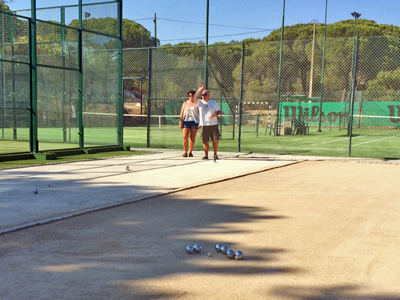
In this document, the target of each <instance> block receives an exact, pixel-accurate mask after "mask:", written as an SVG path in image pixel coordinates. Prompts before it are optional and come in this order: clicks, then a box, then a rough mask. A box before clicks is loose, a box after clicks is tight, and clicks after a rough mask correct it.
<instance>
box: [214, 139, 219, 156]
mask: <svg viewBox="0 0 400 300" xmlns="http://www.w3.org/2000/svg"><path fill="white" fill-rule="evenodd" d="M213 148H214V158H216V157H218V155H217V153H218V140H216V141H213Z"/></svg>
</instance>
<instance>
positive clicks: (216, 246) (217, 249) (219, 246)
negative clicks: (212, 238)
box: [215, 244, 222, 253]
mask: <svg viewBox="0 0 400 300" xmlns="http://www.w3.org/2000/svg"><path fill="white" fill-rule="evenodd" d="M221 247H222V245H221V244H216V245H215V251H217V252H218V253H221Z"/></svg>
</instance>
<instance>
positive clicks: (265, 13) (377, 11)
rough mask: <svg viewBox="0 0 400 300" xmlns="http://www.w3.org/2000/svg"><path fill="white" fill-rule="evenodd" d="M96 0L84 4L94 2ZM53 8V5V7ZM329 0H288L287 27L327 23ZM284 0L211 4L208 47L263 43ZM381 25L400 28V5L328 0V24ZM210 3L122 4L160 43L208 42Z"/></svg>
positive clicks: (397, 1) (391, 0)
mask: <svg viewBox="0 0 400 300" xmlns="http://www.w3.org/2000/svg"><path fill="white" fill-rule="evenodd" d="M94 1H95V0H83V2H84V3H91V2H94ZM30 3H31V0H13V1H12V2H11V3H10V4H9V6H10V7H11V9H13V10H18V9H23V8H30ZM36 3H37V7H38V8H39V7H48V6H56V5H57V6H58V5H71V4H78V3H79V1H78V0H53V1H48V0H37V1H36ZM49 3H51V4H49ZM325 3H326V0H286V9H285V25H293V24H297V23H310V22H313V20H317V21H318V22H320V23H324V20H325ZM282 11H283V0H231V1H229V0H209V23H210V26H209V43H210V44H212V43H215V42H230V41H232V40H235V41H241V40H243V39H246V38H262V37H264V36H266V35H268V34H269V32H270V31H271V30H273V29H278V28H280V27H281V24H282ZM354 11H356V12H359V13H361V18H363V19H369V20H375V21H376V22H377V23H379V24H393V25H398V26H400V17H399V13H400V0H379V1H378V0H328V17H327V23H335V22H337V21H340V20H346V19H351V18H352V16H351V12H354ZM206 12H207V0H140V1H139V0H124V1H123V18H125V19H130V20H135V21H136V22H138V23H140V24H142V25H143V26H144V27H146V28H147V29H148V30H149V31H151V33H152V35H154V22H153V20H154V14H155V13H156V14H157V38H158V39H159V40H160V41H161V44H167V43H171V44H177V43H180V42H184V41H188V42H194V43H197V42H198V41H200V40H203V41H205V35H206V25H205V24H206Z"/></svg>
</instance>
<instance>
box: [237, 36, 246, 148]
mask: <svg viewBox="0 0 400 300" xmlns="http://www.w3.org/2000/svg"><path fill="white" fill-rule="evenodd" d="M244 50H245V47H244V43H242V65H241V68H240V98H239V109H238V113H239V120H238V123H239V137H238V151H239V152H240V150H241V143H242V114H243V112H242V109H243V68H244Z"/></svg>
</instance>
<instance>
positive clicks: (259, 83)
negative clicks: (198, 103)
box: [0, 0, 400, 159]
mask: <svg viewBox="0 0 400 300" xmlns="http://www.w3.org/2000/svg"><path fill="white" fill-rule="evenodd" d="M82 1H83V0H80V1H79V5H78V6H71V7H69V6H65V7H53V8H50V9H51V10H53V11H54V10H55V11H56V12H57V14H58V15H60V20H59V21H56V22H49V21H45V20H42V19H38V18H36V12H37V11H40V9H32V10H31V11H29V14H30V15H29V16H26V15H23V14H22V12H18V13H16V14H10V13H4V12H3V13H0V16H1V20H0V26H3V28H7V29H8V32H7V30H3V35H2V36H1V37H0V38H1V39H2V43H1V48H0V51H1V53H0V55H1V58H0V71H1V72H0V73H1V74H0V79H1V84H0V99H1V101H0V114H1V120H0V125H1V130H2V131H1V133H0V135H1V136H0V146H1V145H2V143H3V145H5V142H7V143H9V144H12V143H13V142H21V141H23V142H28V143H26V145H28V147H26V148H25V149H22V148H21V147H18V146H16V147H15V148H10V150H7V149H6V151H3V152H1V151H0V156H2V155H3V154H4V153H5V154H6V155H7V154H8V158H10V157H12V156H13V155H14V154H16V153H33V154H40V153H43V152H46V151H55V150H60V151H67V150H74V151H75V150H80V151H86V150H87V149H88V148H92V147H99V146H110V147H114V146H115V147H129V146H131V147H135V148H165V149H180V148H181V145H182V133H181V131H180V129H179V126H178V120H179V117H178V116H179V113H180V109H181V107H182V103H183V102H184V101H185V100H186V97H185V95H186V93H187V91H189V90H195V89H196V88H197V86H198V85H199V84H206V88H207V89H208V90H210V92H211V97H212V99H214V100H216V101H217V102H218V103H219V105H220V107H221V110H222V113H223V114H222V117H220V118H219V129H220V134H221V140H222V141H221V143H220V146H219V149H220V150H221V151H229V152H254V153H267V154H296V155H322V156H340V157H348V156H354V157H371V158H372V157H376V158H385V159H399V158H400V143H399V142H398V141H399V140H400V130H398V129H400V101H398V100H397V99H398V96H400V80H398V78H397V77H396V76H397V75H396V74H397V72H398V71H397V70H398V69H399V70H400V50H396V49H400V47H398V46H399V45H400V38H399V37H392V36H378V37H360V38H359V37H357V36H355V37H354V38H335V39H321V38H319V39H317V40H316V41H315V45H316V46H315V49H316V50H315V54H314V55H311V52H310V49H311V45H312V44H313V43H314V41H310V40H300V41H297V40H295V41H281V42H280V43H279V42H266V41H256V42H248V43H231V44H215V45H206V46H204V45H192V46H171V47H148V48H136V49H122V36H121V33H122V24H121V21H122V18H121V16H122V0H110V1H106V0H104V1H101V0H98V1H97V2H95V3H93V1H91V3H83V2H82ZM98 5H100V6H107V5H111V6H112V7H114V8H115V9H114V10H115V13H114V15H112V16H113V17H115V19H116V20H117V22H116V24H117V28H113V29H112V30H113V31H112V32H111V33H110V32H101V30H100V31H99V32H98V31H96V30H98V28H103V27H104V28H107V26H100V27H99V26H98V25H99V24H98V23H97V24H96V22H98V20H99V19H102V15H101V11H102V10H101V9H100V10H99V9H93V10H91V8H93V7H95V6H96V7H97V6H98ZM47 9H49V8H47ZM69 9H72V10H76V11H77V15H78V19H77V20H76V22H75V23H73V22H71V24H69V25H67V24H66V21H65V20H66V15H67V13H66V12H67V11H68V10H69ZM98 11H100V15H98ZM104 11H109V10H104ZM19 13H21V14H19ZM44 14H46V10H44ZM10 20H11V21H10ZM21 20H23V22H22V21H21ZM5 24H6V27H4V26H5ZM74 24H75V25H74ZM92 25H97V27H96V26H95V27H91V26H92ZM7 26H8V27H7ZM95 29H96V30H95ZM5 32H7V34H5ZM21 37H25V38H21ZM322 49H324V51H325V49H326V51H325V52H323V51H322ZM338 49H339V50H340V53H338ZM280 56H281V57H282V61H281V63H280V62H279V59H278V58H279V57H280ZM311 57H313V59H314V60H315V61H313V63H311ZM311 66H313V68H314V69H313V70H312V69H311ZM310 74H313V76H314V77H315V78H311V79H310V80H308V78H309V77H310V76H309V75H310ZM391 76H392V77H391ZM397 81H399V82H397ZM309 91H310V92H309ZM311 91H313V92H311ZM21 99H23V100H24V101H21ZM73 104H74V105H75V107H74V109H72V105H73ZM69 105H71V107H69ZM71 111H74V112H75V114H76V124H73V122H71V119H70V118H69V117H70V114H71ZM195 147H196V148H195V150H196V149H197V150H202V147H201V143H199V142H197V144H196V146H195ZM0 148H1V147H0ZM316 148H318V149H316ZM70 153H73V151H72V152H70ZM9 154H11V155H9ZM14 156H15V155H14ZM0 159H1V157H0Z"/></svg>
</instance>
